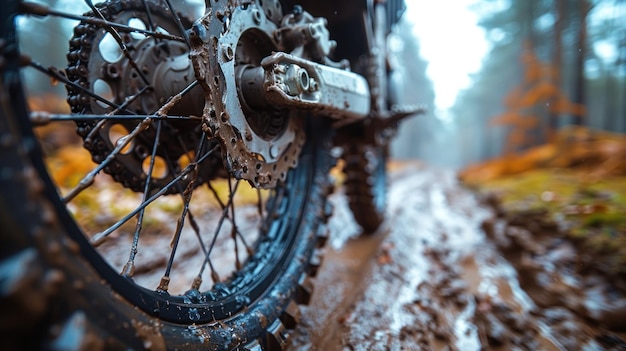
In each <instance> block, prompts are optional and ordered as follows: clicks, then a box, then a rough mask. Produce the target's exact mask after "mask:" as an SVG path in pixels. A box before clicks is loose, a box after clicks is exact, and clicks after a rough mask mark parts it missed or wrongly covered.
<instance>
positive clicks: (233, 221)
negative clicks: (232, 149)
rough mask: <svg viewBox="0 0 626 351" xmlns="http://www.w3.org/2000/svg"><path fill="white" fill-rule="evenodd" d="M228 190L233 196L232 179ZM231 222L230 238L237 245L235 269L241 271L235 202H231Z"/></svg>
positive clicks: (229, 179) (229, 180)
mask: <svg viewBox="0 0 626 351" xmlns="http://www.w3.org/2000/svg"><path fill="white" fill-rule="evenodd" d="M228 190H229V191H230V192H231V194H232V192H233V191H232V179H231V178H230V177H228ZM230 222H231V229H230V237H231V239H233V242H234V245H235V268H236V269H237V270H240V269H241V261H239V245H238V244H237V233H238V232H239V230H238V229H237V222H236V219H235V203H234V202H233V201H231V202H230Z"/></svg>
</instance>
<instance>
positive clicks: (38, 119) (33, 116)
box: [30, 111, 202, 126]
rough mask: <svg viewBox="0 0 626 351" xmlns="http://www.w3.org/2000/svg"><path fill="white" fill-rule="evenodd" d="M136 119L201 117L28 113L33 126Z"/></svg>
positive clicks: (188, 119)
mask: <svg viewBox="0 0 626 351" xmlns="http://www.w3.org/2000/svg"><path fill="white" fill-rule="evenodd" d="M138 119H153V120H164V119H166V120H182V121H194V120H195V121H201V120H202V117H196V116H155V115H112V114H109V113H107V114H104V115H73V114H55V113H48V112H46V111H33V112H31V113H30V121H31V123H33V125H35V126H44V125H47V124H48V123H50V122H63V121H100V120H117V121H122V120H138Z"/></svg>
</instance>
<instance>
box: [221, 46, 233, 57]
mask: <svg viewBox="0 0 626 351" xmlns="http://www.w3.org/2000/svg"><path fill="white" fill-rule="evenodd" d="M222 54H223V55H224V58H225V59H226V61H230V60H232V59H233V57H234V56H235V53H234V52H233V48H232V47H231V46H230V45H222Z"/></svg>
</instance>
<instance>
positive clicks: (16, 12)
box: [0, 0, 333, 350]
mask: <svg viewBox="0 0 626 351" xmlns="http://www.w3.org/2000/svg"><path fill="white" fill-rule="evenodd" d="M220 2H221V1H220ZM88 3H91V2H88ZM169 3H170V2H169V1H166V2H165V4H167V5H168V6H165V5H163V7H160V8H159V9H158V10H157V9H156V8H154V7H153V6H152V5H149V3H148V2H144V1H112V2H108V3H106V4H105V5H103V6H94V7H93V8H91V9H89V8H87V9H84V10H82V9H81V10H80V11H81V12H87V14H86V15H84V16H82V17H78V18H79V20H80V24H79V27H80V28H83V29H81V31H82V30H85V31H87V32H91V31H92V30H94V31H95V33H93V34H91V33H89V36H92V35H93V37H91V38H99V36H103V37H104V36H106V35H108V34H110V35H111V36H112V37H113V39H114V41H113V43H115V45H118V46H119V49H120V51H121V52H122V55H124V57H125V58H126V61H125V63H124V65H123V66H124V67H122V68H123V70H128V73H129V77H130V78H132V74H133V72H134V73H135V74H137V75H138V76H139V75H140V73H139V71H137V68H139V69H140V70H141V71H143V70H142V69H141V67H140V66H139V65H138V63H141V62H143V61H142V60H143V59H142V58H141V57H140V56H137V55H135V54H133V53H132V52H131V51H132V50H131V49H129V46H130V44H132V46H134V47H135V48H147V49H146V50H147V51H149V50H152V48H154V46H153V44H154V42H155V41H157V42H158V41H176V42H178V43H182V44H181V45H187V44H186V42H187V40H186V37H185V36H186V33H187V32H186V31H185V28H184V21H181V20H180V18H179V17H178V15H177V11H175V10H174V9H172V8H171V6H169ZM246 4H247V5H246V6H245V9H244V8H243V7H236V8H235V7H231V8H229V10H230V11H229V12H228V13H223V14H222V15H223V16H225V17H222V19H223V20H224V23H227V22H228V23H230V21H228V20H227V16H233V15H236V12H237V11H253V10H256V11H260V12H262V13H267V11H266V10H267V9H266V8H265V7H263V6H270V5H272V6H274V9H273V12H272V13H273V15H274V16H275V15H276V4H278V2H277V1H263V5H261V2H260V1H252V2H247V3H246ZM113 10H115V11H113ZM88 11H89V12H88ZM128 11H130V12H132V16H125V15H123V14H125V13H127V12H128ZM103 12H108V14H106V13H103ZM111 13H115V14H117V15H115V16H113V15H111ZM33 15H35V16H36V17H37V18H39V17H49V16H55V17H61V18H64V17H70V18H76V16H77V14H75V13H68V12H66V11H65V10H63V11H61V10H56V9H50V8H47V7H45V6H43V5H35V4H30V3H24V2H21V1H14V0H11V1H7V2H5V3H3V11H2V13H1V14H0V26H1V27H0V38H1V39H0V164H1V165H2V172H1V174H0V192H1V193H2V196H1V197H0V226H1V227H2V233H1V234H0V242H1V243H2V245H1V246H0V247H1V249H0V274H1V275H2V277H1V278H2V281H3V284H2V287H1V289H0V306H3V308H4V306H7V308H6V309H3V311H4V312H3V314H2V315H1V316H0V334H2V335H3V338H2V340H1V341H0V344H2V346H3V347H2V348H3V349H41V348H44V349H49V348H50V349H54V348H68V347H69V348H76V349H82V348H91V349H155V350H164V349H198V348H203V349H207V350H232V349H242V350H258V349H263V350H274V349H280V348H282V347H283V346H284V345H285V343H286V339H287V337H288V335H289V330H291V329H292V328H293V327H294V325H295V323H296V322H297V321H298V318H299V311H298V304H299V303H305V302H307V300H308V298H309V296H310V294H311V292H312V284H311V279H310V277H311V275H313V274H314V273H315V271H316V265H317V264H318V263H317V261H316V260H312V259H311V257H313V254H314V253H315V252H316V250H317V249H318V248H319V246H320V245H322V243H323V242H324V236H323V234H322V233H323V231H322V226H323V223H324V222H325V220H326V219H327V218H328V216H329V215H330V214H329V213H327V212H326V210H325V209H326V208H327V206H325V202H326V198H327V195H328V191H329V189H330V184H329V182H328V178H327V172H328V169H329V168H330V167H331V166H332V163H333V159H332V158H331V157H330V155H329V152H328V150H329V149H330V147H331V141H330V136H329V135H328V133H326V132H325V131H328V130H330V126H329V124H328V123H329V122H327V121H325V120H324V119H320V118H317V119H310V118H307V117H306V116H299V117H300V118H301V119H302V122H303V123H302V130H303V133H304V134H305V135H306V143H304V145H302V150H301V152H300V154H299V156H298V162H297V165H298V166H297V167H295V168H289V169H288V171H286V175H285V179H284V181H279V182H276V185H275V186H274V187H272V188H271V189H268V190H261V189H256V188H254V187H249V186H248V189H247V190H245V189H244V188H245V187H246V186H247V183H245V181H240V180H238V179H236V178H235V177H233V176H231V175H227V174H223V173H222V174H212V175H211V176H209V177H202V175H203V172H202V169H203V166H204V165H205V164H206V162H212V161H211V160H215V158H214V156H215V155H218V156H219V157H218V158H217V159H219V160H222V159H224V157H223V155H221V154H220V153H221V152H223V150H222V149H221V148H220V147H219V143H218V142H217V141H216V140H215V139H214V138H213V136H212V135H210V133H207V130H206V128H204V129H203V128H202V121H201V120H198V119H196V118H195V117H194V116H193V115H192V114H191V113H186V112H185V111H184V109H183V112H180V110H179V112H176V111H177V110H176V107H177V106H178V104H179V103H180V101H181V100H183V99H184V97H185V96H187V94H188V93H189V92H190V91H191V90H192V89H193V87H194V84H195V83H194V82H195V80H194V81H191V82H190V83H189V85H186V84H182V85H177V84H171V85H172V86H175V87H177V88H176V89H174V90H172V91H167V92H166V93H162V95H159V96H157V97H158V98H163V101H160V99H157V102H158V103H157V105H156V106H155V107H154V108H147V107H145V106H140V107H137V106H135V107H136V108H134V107H133V105H132V104H128V103H127V101H128V100H127V99H126V98H132V97H134V96H135V95H137V97H139V98H142V97H146V100H148V98H149V96H148V95H143V94H145V92H148V91H151V90H152V89H156V88H154V87H153V88H151V89H142V85H141V84H138V82H139V80H137V81H133V82H135V83H137V84H135V83H133V84H129V86H134V87H135V88H137V89H136V90H130V91H129V90H127V87H126V86H123V85H120V86H119V87H117V88H115V89H112V90H113V92H115V94H113V95H115V96H104V94H100V93H98V92H97V91H95V90H97V89H94V87H93V86H92V85H91V84H89V81H87V80H81V79H78V78H77V76H74V74H77V75H81V74H86V75H87V76H89V70H92V69H95V68H94V67H92V68H89V69H88V71H87V72H83V73H81V72H82V71H81V69H80V68H77V69H76V72H68V73H67V75H66V74H65V73H64V70H63V69H61V68H58V67H56V66H51V65H50V64H47V63H45V62H43V63H39V62H38V60H39V59H47V57H46V55H44V57H40V58H37V57H36V55H32V56H27V55H28V54H29V53H23V52H22V51H21V47H20V45H19V40H20V39H21V40H24V38H25V35H26V33H24V32H23V31H27V30H28V29H29V28H31V27H30V26H29V24H30V23H29V20H32V17H31V16H33ZM72 16H74V17H72ZM78 16H81V15H78ZM156 17H163V18H170V19H171V23H173V24H175V25H173V24H172V25H171V26H170V25H169V24H168V25H167V27H169V28H170V29H169V30H168V29H166V28H165V27H166V26H165V25H162V26H156V25H155V23H156V20H155V18H156ZM115 19H121V20H120V21H121V22H122V23H120V22H115ZM131 19H140V20H141V21H142V22H143V23H144V25H143V26H137V25H136V23H135V22H133V21H131ZM35 20H37V19H36V18H35ZM71 23H72V24H73V25H75V23H76V22H75V20H71ZM160 23H165V22H160ZM168 23H170V22H168ZM68 27H69V26H68ZM159 28H161V29H159ZM57 29H58V28H57ZM105 32H106V33H107V34H105ZM48 34H50V31H48V32H46V31H41V32H39V33H38V35H40V36H42V37H43V36H46V35H48ZM79 34H80V33H79ZM83 35H85V33H82V34H80V37H79V36H75V37H74V39H76V38H83ZM69 36H71V34H69V35H68V37H69ZM118 37H119V38H122V39H123V38H124V37H127V38H128V37H130V39H129V40H128V41H126V40H122V41H121V42H119V41H117V42H116V40H115V38H118ZM92 42H93V41H92ZM124 43H126V44H128V45H126V44H124ZM86 45H89V40H87V41H86V42H83V43H81V45H80V46H73V47H72V48H73V51H76V50H74V49H77V50H78V51H80V50H81V49H84V48H85V47H86ZM177 47H178V46H177ZM33 54H34V53H33ZM70 55H71V54H70ZM87 58H93V57H90V56H89V55H87ZM82 59H83V58H81V57H80V56H77V57H76V58H70V62H72V63H73V64H72V65H71V66H72V67H76V66H77V65H78V66H79V67H82V66H81V64H80V63H81V62H82V61H81V60H82ZM162 62H166V61H162ZM167 62H169V61H167ZM171 64H172V65H174V64H176V62H174V63H171ZM159 65H160V63H159ZM159 65H156V66H154V67H153V68H155V69H157V70H159V69H160V68H159V67H157V66H159ZM148 68H150V67H148ZM166 68H167V67H166ZM27 70H28V71H35V72H40V73H42V74H44V76H45V77H47V78H48V79H51V80H53V81H55V82H57V83H59V82H60V83H62V84H63V85H66V86H67V87H68V90H69V91H70V99H71V98H77V99H79V100H85V101H82V102H81V101H78V103H77V104H71V106H72V108H73V111H72V112H73V113H69V112H63V111H53V110H47V111H29V107H28V96H27V95H26V93H25V92H26V91H28V88H29V87H28V86H27V83H28V82H27V81H26V80H24V79H23V77H24V75H25V74H26V71H27ZM68 71H69V70H68ZM149 72H150V69H148V73H149ZM109 73H111V72H110V71H109V72H108V73H107V74H109ZM143 73H144V74H147V73H145V72H143ZM98 74H99V73H98ZM98 74H96V75H95V76H97V77H98V78H100V79H101V80H104V79H102V77H104V76H102V77H100V76H98ZM95 76H92V77H95ZM162 77H165V76H162ZM68 78H69V79H68ZM110 82H113V80H111V81H110ZM127 82H128V80H127ZM160 83H164V82H160ZM169 83H171V82H169ZM150 85H151V84H150ZM146 86H147V85H146ZM98 102H100V103H102V104H104V105H106V106H108V107H107V108H103V110H102V111H97V110H94V109H91V110H86V109H84V108H81V107H84V106H100V105H99V103H98ZM109 107H110V108H109ZM63 121H73V122H77V123H78V124H81V123H82V125H85V123H84V122H85V121H96V124H97V123H98V121H116V122H118V121H119V123H120V124H123V125H124V127H125V129H126V132H125V133H124V135H123V136H122V137H121V138H120V139H119V140H116V141H115V142H114V143H111V145H109V147H108V148H106V147H105V148H106V149H107V151H106V152H104V151H103V150H102V149H98V150H100V151H99V152H101V155H102V159H99V160H96V161H97V163H96V164H94V165H93V168H91V169H90V170H89V171H87V173H86V174H84V175H81V177H79V179H76V180H75V181H73V182H72V181H71V180H67V179H63V182H58V180H59V179H58V178H57V177H55V174H51V172H49V170H50V169H54V166H55V164H54V163H53V162H50V160H51V158H52V159H54V157H56V156H58V154H59V151H60V149H53V150H48V149H46V150H43V149H42V148H41V147H40V145H39V139H38V136H37V135H38V131H37V127H38V126H39V125H43V124H47V125H52V126H56V123H60V122H63ZM181 121H182V123H181ZM194 123H196V124H195V125H193V124H194ZM183 126H184V127H185V128H183ZM95 127H96V125H95V124H92V126H91V129H90V130H89V131H84V132H81V135H82V134H85V133H90V132H91V130H94V129H95ZM170 127H171V128H170ZM187 127H188V128H187ZM181 130H182V133H183V134H184V135H185V136H186V137H185V140H184V141H183V145H185V143H189V142H191V143H192V144H193V145H186V146H185V147H186V148H190V149H191V151H192V152H191V154H190V155H189V157H188V160H187V161H186V162H179V163H176V161H177V160H172V158H175V156H176V155H174V154H171V153H168V152H172V151H171V149H170V150H163V149H162V148H163V145H164V144H163V143H162V141H163V140H169V141H172V140H174V141H177V140H178V138H176V133H178V132H181ZM168 138H169V139H168ZM133 143H134V144H133ZM128 145H131V147H136V146H137V145H143V148H144V149H145V150H144V151H145V152H144V153H143V154H144V156H146V157H145V160H147V162H143V161H142V163H141V168H139V167H136V166H137V164H133V163H132V162H130V161H129V162H130V163H129V162H126V163H124V162H117V161H120V157H118V156H119V155H122V154H124V152H125V150H128V149H127V147H128ZM95 147H96V148H98V146H95ZM73 150H74V151H75V152H76V153H75V155H77V156H78V155H79V152H78V151H76V150H75V149H73ZM88 151H89V153H88V155H89V156H92V155H93V152H91V150H88ZM157 156H159V157H157ZM158 159H160V161H159V162H162V163H164V165H165V166H164V168H165V169H166V170H167V172H168V173H167V174H168V176H167V177H160V178H159V176H158V172H157V168H159V167H158V163H159V162H157V160H158ZM115 162H117V163H119V164H122V167H126V169H127V170H128V167H127V166H128V165H131V166H132V167H130V168H132V169H135V170H139V169H141V171H142V172H143V174H142V175H139V176H138V179H135V180H133V181H132V182H129V183H128V184H126V183H124V181H120V179H115V176H114V179H111V178H109V177H108V176H107V175H106V174H104V173H103V172H101V171H103V170H104V168H105V167H116V166H112V165H114V164H116V163H115ZM294 164H295V162H294ZM177 166H178V167H177ZM209 168H210V167H209ZM110 173H115V172H110ZM118 174H121V173H118ZM118 178H119V177H118ZM155 178H156V179H166V180H165V181H153V179H155ZM66 181H67V182H69V183H70V184H69V185H68V184H65V183H66ZM119 183H122V184H123V185H124V186H120V185H119ZM131 183H132V184H131ZM220 193H222V195H220ZM250 198H251V199H252V200H250ZM161 201H163V202H162V203H161ZM172 202H175V204H174V205H172ZM129 203H130V204H132V206H131V207H128V208H127V207H125V206H126V204H129ZM160 204H161V205H160ZM153 210H154V211H153ZM164 215H165V220H163V217H164ZM187 238H188V239H189V241H190V242H192V243H193V244H192V245H191V246H186V245H188V244H185V240H186V239H187ZM163 239H164V240H163ZM160 244H163V245H161V246H160ZM120 248H123V250H122V249H120ZM120 257H121V259H120ZM315 257H316V258H318V257H317V255H315ZM181 259H183V261H182V263H180V262H181ZM194 259H195V261H194ZM218 263H219V264H218ZM151 271H155V272H157V275H156V278H157V279H156V280H150V279H151V278H150V277H149V276H147V277H144V275H146V274H147V273H146V272H151ZM189 272H191V273H189ZM8 307H12V308H11V309H9V308H8ZM4 336H6V337H4ZM68 336H71V337H68ZM68 343H69V344H68Z"/></svg>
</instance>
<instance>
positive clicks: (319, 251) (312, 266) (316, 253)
mask: <svg viewBox="0 0 626 351" xmlns="http://www.w3.org/2000/svg"><path fill="white" fill-rule="evenodd" d="M325 253H326V251H325V249H324V248H316V249H314V250H313V254H312V255H311V259H310V260H309V269H308V273H309V275H310V276H311V277H315V276H317V272H318V271H319V268H320V266H321V265H322V260H323V258H324V254H325Z"/></svg>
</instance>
